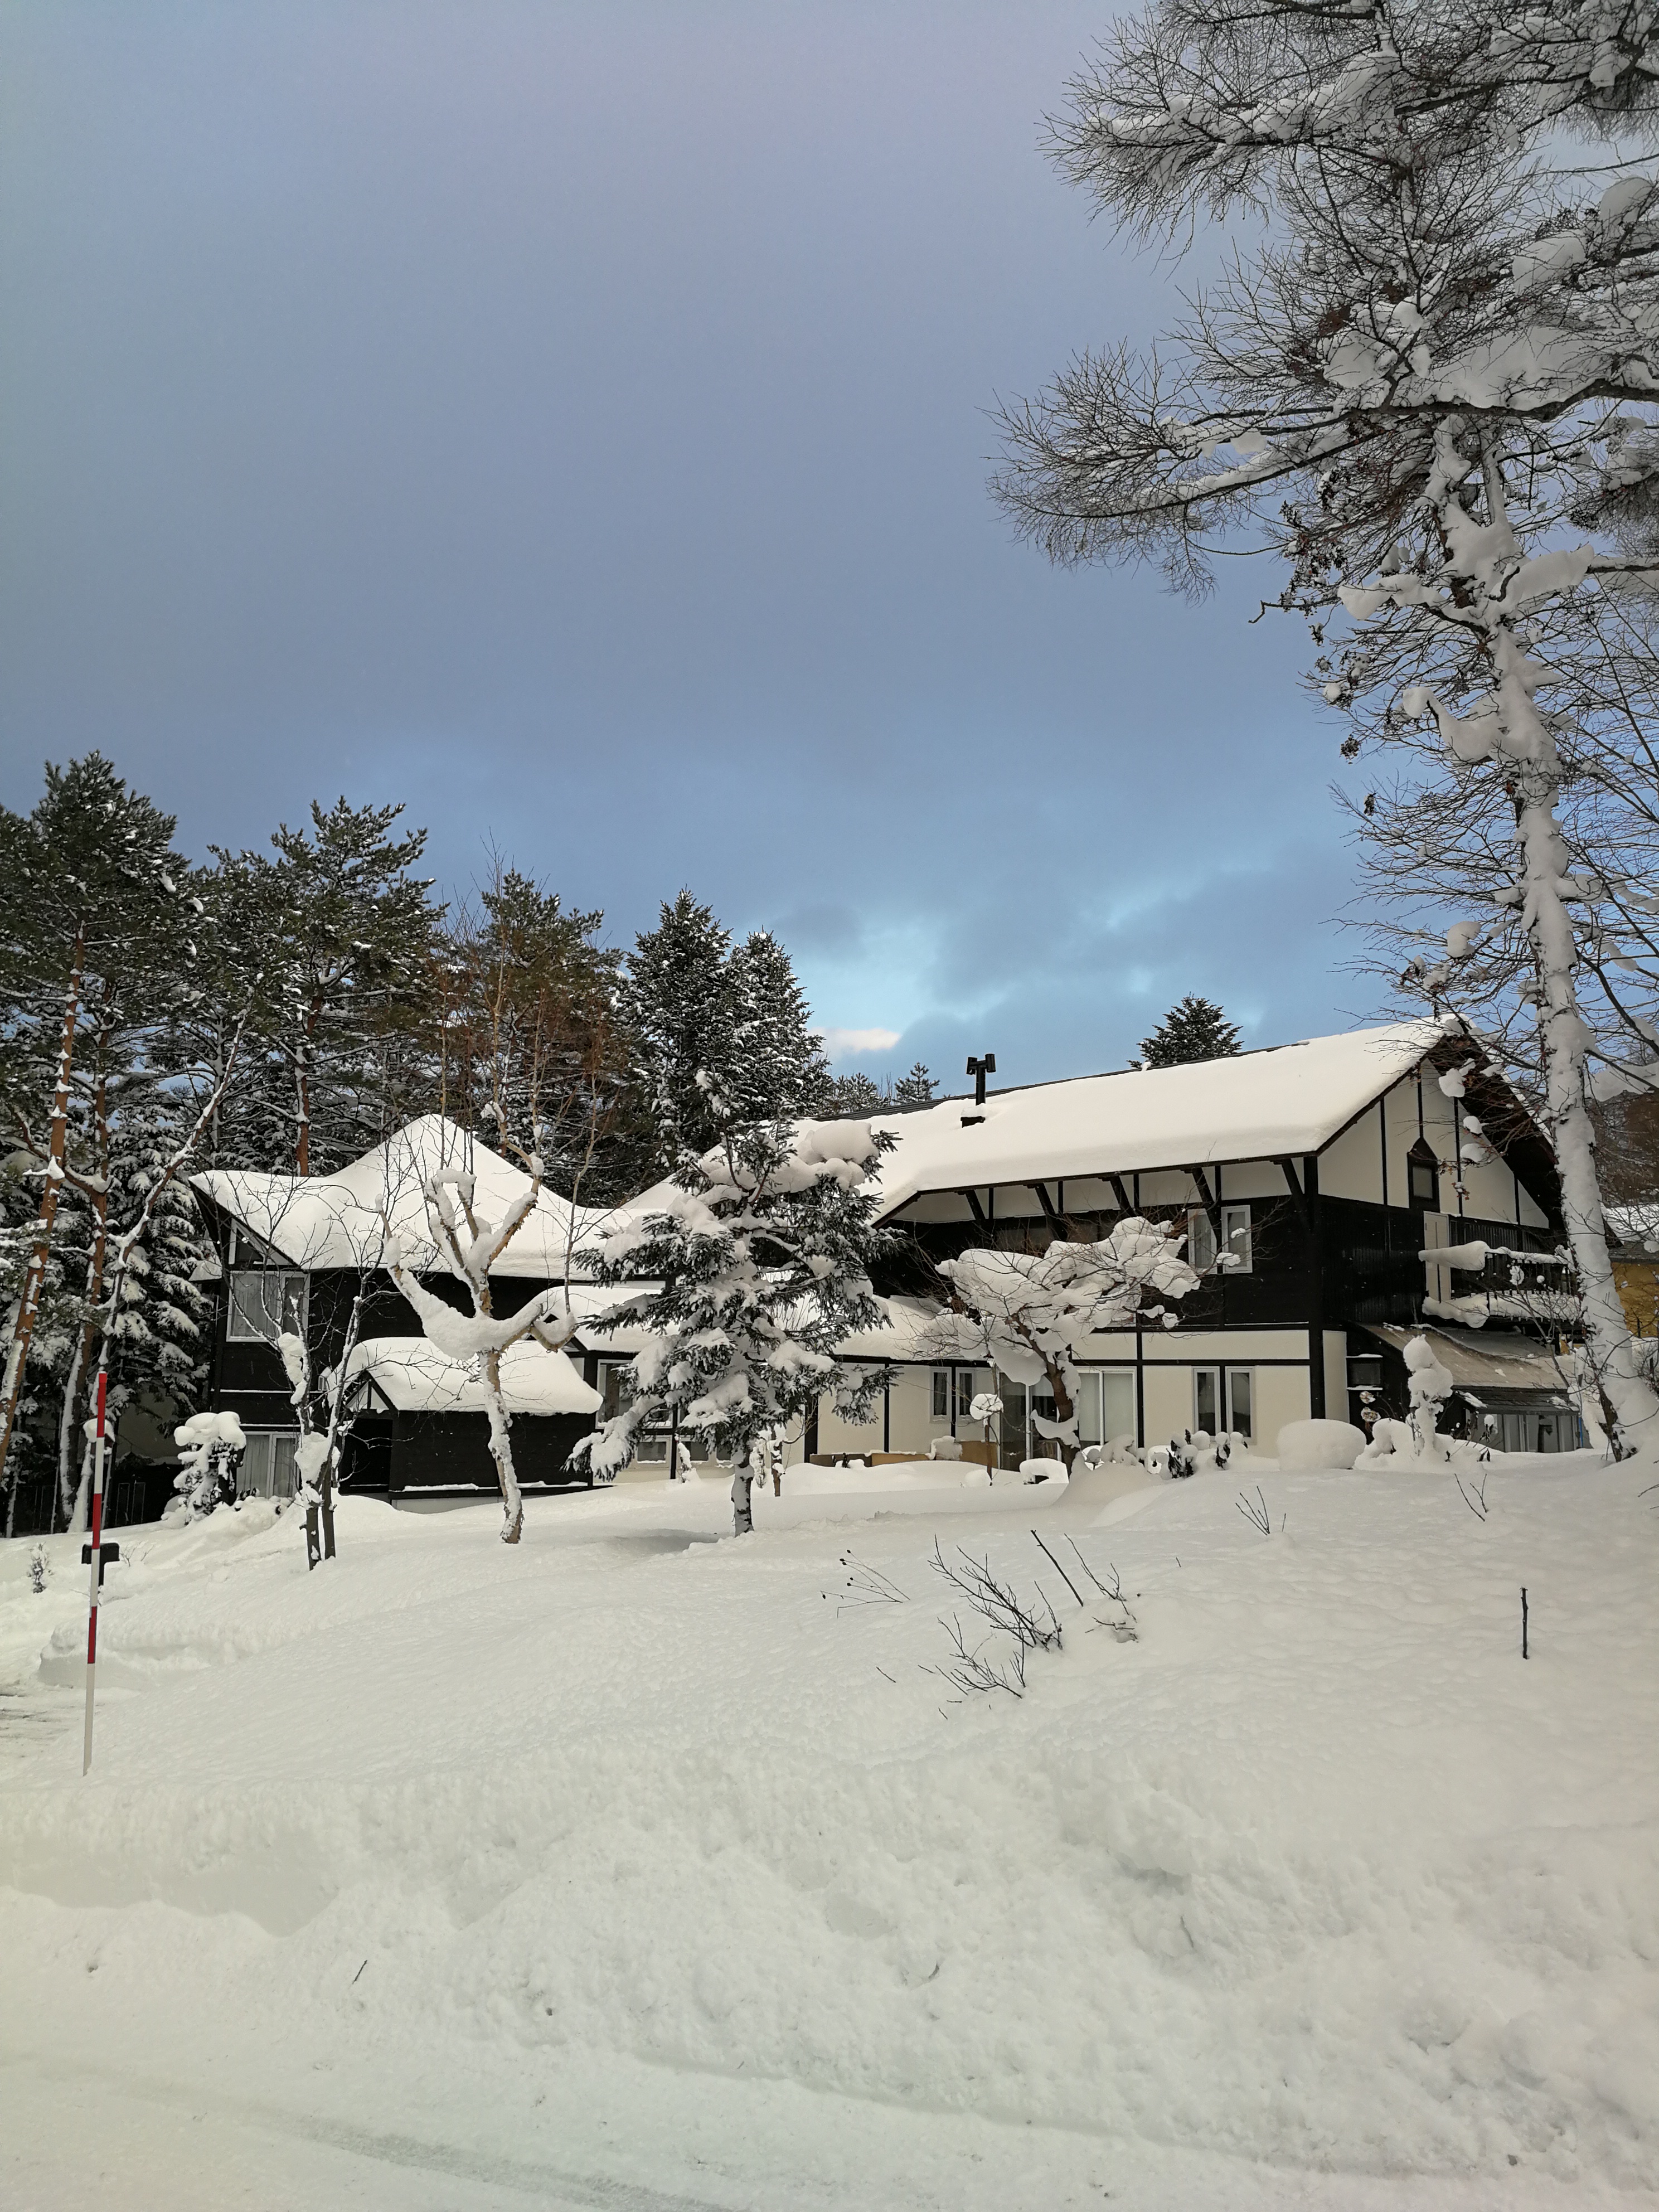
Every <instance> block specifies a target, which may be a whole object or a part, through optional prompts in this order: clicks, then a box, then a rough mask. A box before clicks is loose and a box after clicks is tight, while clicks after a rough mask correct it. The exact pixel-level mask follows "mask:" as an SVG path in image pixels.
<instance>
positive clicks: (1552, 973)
mask: <svg viewBox="0 0 1659 2212" xmlns="http://www.w3.org/2000/svg"><path fill="white" fill-rule="evenodd" d="M1493 647H1494V659H1495V661H1496V665H1497V673H1498V697H1499V701H1500V703H1501V708H1502V711H1503V712H1504V720H1505V722H1506V724H1507V726H1508V733H1509V735H1510V739H1511V742H1512V743H1513V742H1514V741H1515V740H1516V738H1521V739H1522V741H1523V745H1524V751H1525V753H1526V754H1527V755H1529V756H1530V757H1529V758H1528V760H1527V763H1526V765H1525V766H1524V767H1522V769H1520V771H1519V782H1520V787H1521V799H1520V805H1519V807H1518V811H1517V817H1516V828H1517V830H1518V833H1519V842H1520V848H1521V866H1522V890H1523V898H1524V903H1523V905H1522V917H1523V920H1524V921H1525V925H1526V930H1527V934H1528V939H1530V941H1531V944H1532V947H1533V952H1534V957H1535V958H1536V960H1537V963H1538V986H1539V998H1538V1033H1539V1041H1540V1043H1541V1046H1542V1048H1543V1060H1544V1083H1545V1097H1546V1101H1547V1105H1546V1114H1547V1121H1548V1124H1549V1132H1550V1137H1551V1139H1552V1141H1553V1144H1554V1146H1555V1157H1556V1163H1557V1165H1558V1167H1559V1170H1560V1176H1561V1212H1562V1215H1563V1217H1564V1218H1565V1224H1566V1231H1567V1242H1568V1243H1569V1245H1570V1247H1571V1251H1572V1256H1573V1261H1574V1263H1575V1265H1576V1267H1577V1272H1578V1286H1579V1298H1580V1304H1581V1310H1582V1312H1583V1326H1584V1337H1585V1342H1586V1347H1587V1349H1588V1352H1589V1362H1590V1366H1591V1369H1592V1370H1593V1372H1594V1375H1595V1382H1596V1384H1597V1387H1598V1389H1600V1391H1601V1395H1602V1398H1603V1401H1604V1402H1605V1404H1606V1405H1607V1408H1608V1410H1609V1412H1610V1413H1611V1416H1612V1426H1611V1427H1610V1428H1609V1430H1608V1432H1607V1441H1608V1443H1609V1444H1610V1445H1611V1446H1612V1448H1613V1456H1614V1457H1615V1458H1617V1459H1628V1458H1629V1457H1630V1455H1632V1453H1633V1452H1635V1451H1637V1450H1638V1449H1641V1448H1643V1447H1644V1446H1650V1445H1652V1444H1655V1443H1659V1398H1656V1396H1655V1395H1654V1393H1653V1391H1652V1389H1650V1386H1649V1385H1648V1384H1647V1383H1645V1382H1644V1380H1643V1379H1642V1376H1640V1374H1639V1373H1638V1371H1637V1366H1636V1360H1635V1355H1634V1353H1633V1352H1632V1348H1631V1340H1630V1326H1629V1323H1628V1322H1626V1318H1625V1309H1624V1306H1623V1304H1621V1302H1620V1297H1619V1286H1618V1284H1617V1282H1616V1281H1615V1280H1614V1278H1613V1261H1612V1258H1611V1255H1609V1253H1608V1250H1607V1224H1606V1221H1605V1218H1604V1217H1603V1214H1602V1211H1601V1186H1600V1184H1599V1182H1598V1181H1597V1178H1596V1173H1595V1130H1594V1128H1593V1127H1592V1126H1591V1122H1590V1117H1589V1058H1588V1047H1589V1044H1590V1042H1591V1032H1590V1029H1589V1024H1588V1023H1587V1022H1586V1021H1585V1019H1584V1018H1583V1014H1582V1013H1581V1012H1580V1011H1579V1006H1578V996H1577V987H1576V986H1575V983H1574V981H1573V971H1574V969H1575V968H1576V967H1577V955H1578V948H1577V939H1576V937H1575V934H1574V931H1573V926H1572V918H1571V915H1569V914H1568V912H1567V908H1566V902H1565V898H1564V897H1563V896H1562V890H1561V878H1563V876H1564V875H1565V874H1566V873H1567V872H1568V869H1569V865H1570V864H1569V859H1568V854H1567V852H1566V848H1565V843H1564V842H1563V840H1562V837H1561V834H1560V829H1559V825H1558V824H1557V822H1556V819H1555V799H1556V794H1557V793H1558V792H1559V788H1560V781H1561V767H1560V758H1559V754H1558V753H1557V750H1556V745H1555V738H1554V734H1553V732H1552V731H1551V729H1550V728H1549V726H1548V724H1547V722H1546V721H1545V720H1544V718H1543V716H1542V715H1541V714H1540V713H1539V711H1538V709H1537V708H1536V707H1535V706H1534V703H1533V697H1532V694H1533V689H1534V684H1535V683H1536V681H1537V674H1536V672H1535V671H1534V668H1533V667H1532V665H1530V664H1529V662H1528V657H1527V655H1526V653H1524V651H1523V650H1522V647H1521V646H1520V644H1519V642H1518V641H1517V640H1516V637H1515V635H1514V633H1513V631H1512V630H1511V629H1509V628H1508V627H1507V626H1506V625H1505V626H1502V627H1500V628H1499V629H1498V630H1497V633H1496V635H1495V636H1494V638H1493ZM1516 750H1522V747H1521V746H1517V747H1516Z"/></svg>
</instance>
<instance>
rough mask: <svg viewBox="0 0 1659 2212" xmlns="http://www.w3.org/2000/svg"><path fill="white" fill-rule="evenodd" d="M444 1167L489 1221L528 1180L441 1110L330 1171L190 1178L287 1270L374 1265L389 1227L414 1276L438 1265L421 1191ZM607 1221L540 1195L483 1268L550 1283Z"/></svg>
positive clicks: (225, 1172) (211, 1173)
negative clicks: (458, 1176) (469, 1184)
mask: <svg viewBox="0 0 1659 2212" xmlns="http://www.w3.org/2000/svg"><path fill="white" fill-rule="evenodd" d="M452 1168H463V1169H466V1170H470V1172H471V1175H472V1177H473V1204H474V1206H475V1208H476V1210H477V1213H478V1214H479V1215H480V1216H481V1217H483V1218H489V1220H492V1221H499V1220H500V1219H501V1217H502V1216H503V1214H504V1213H505V1212H506V1211H507V1207H508V1206H510V1205H511V1204H512V1203H513V1201H514V1200H516V1199H518V1198H520V1197H521V1196H522V1195H523V1194H524V1192H525V1191H526V1189H527V1188H529V1184H530V1178H529V1176H527V1175H526V1173H525V1172H524V1170H523V1169H522V1168H519V1167H515V1166H514V1165H513V1163H512V1162H511V1161H510V1160H504V1159H503V1158H501V1154H500V1153H499V1152H491V1151H490V1149H489V1146H488V1145H481V1144H480V1143H479V1142H478V1140H477V1138H476V1137H473V1136H471V1135H470V1134H469V1133H468V1132H467V1131H466V1130H465V1129H463V1128H461V1127H459V1125H458V1124H457V1123H455V1122H453V1121H447V1120H446V1119H445V1117H444V1116H443V1115H441V1114H422V1115H419V1116H418V1117H417V1118H416V1120H415V1121H410V1122H409V1123H407V1124H406V1125H405V1127H403V1128H401V1129H399V1130H398V1131H397V1133H395V1134H394V1135H392V1136H391V1137H388V1138H387V1139H386V1140H385V1142H384V1143H382V1144H379V1145H376V1146H374V1150H373V1151H372V1152H365V1153H364V1154H363V1156H362V1158H361V1159H359V1160H353V1161H352V1162H351V1164H349V1166H348V1167H343V1168H341V1169H339V1170H337V1172H336V1173H334V1174H333V1175H325V1176H289V1175H262V1174H256V1173H253V1172H252V1171H250V1170H243V1169H240V1168H210V1169H209V1170H206V1171H205V1172H204V1173H203V1174H201V1175H195V1176H191V1184H192V1186H193V1188H196V1189H197V1190H198V1191H200V1192H201V1193H202V1194H203V1196H204V1198H207V1199H210V1200H212V1202H213V1203H214V1204H215V1205H216V1206H218V1207H220V1208H221V1210H222V1212H226V1213H228V1214H229V1215H231V1216H232V1217H233V1218H234V1219H235V1220H237V1221H239V1222H240V1223H241V1224H242V1225H244V1226H245V1227H246V1229H248V1230H249V1231H251V1232H252V1235H253V1236H254V1237H257V1238H258V1240H259V1242H260V1243H262V1244H265V1245H268V1246H269V1247H270V1249H271V1251H272V1252H273V1253H274V1254H275V1255H276V1256H277V1257H278V1258H279V1259H282V1260H285V1261H288V1262H289V1265H290V1266H291V1267H307V1268H310V1267H349V1268H356V1267H379V1266H380V1264H381V1261H382V1256H383V1254H384V1251H385V1247H386V1237H387V1230H388V1227H389V1228H390V1231H391V1233H392V1235H394V1236H396V1237H398V1238H399V1239H400V1240H401V1241H402V1243H403V1246H404V1252H405V1253H406V1255H408V1256H409V1258H410V1261H411V1262H412V1264H413V1265H414V1267H416V1270H417V1272H419V1273H426V1272H428V1270H429V1269H431V1268H432V1267H438V1266H441V1264H442V1263H441V1261H440V1260H439V1258H438V1252H437V1248H436V1246H435V1243H433V1240H432V1235H431V1229H430V1225H429V1223H428V1218H427V1208H426V1200H425V1199H424V1197H423V1196H422V1187H423V1185H424V1183H425V1182H426V1180H427V1178H428V1176H432V1175H434V1174H436V1173H438V1172H439V1171H440V1170H444V1169H452ZM608 1218H609V1217H608V1216H606V1215H605V1214H604V1213H602V1212H599V1211H598V1210H597V1209H596V1208H594V1207H592V1206H573V1205H571V1204H570V1202H569V1201H568V1200H567V1199H562V1198H559V1197H556V1196H555V1194H553V1192H551V1191H550V1190H546V1189H544V1190H543V1191H542V1192H541V1193H540V1194H539V1195H538V1198H537V1200H536V1207H535V1211H534V1212H532V1214H531V1215H530V1216H529V1217H528V1218H527V1219H526V1221H524V1222H523V1223H522V1224H521V1225H520V1229H519V1232H518V1234H517V1235H516V1236H515V1237H513V1241H512V1243H510V1244H509V1245H508V1246H507V1249H506V1251H505V1252H503V1253H502V1255H501V1258H500V1259H499V1260H498V1261H496V1263H495V1267H494V1268H493V1269H492V1270H491V1272H492V1273H495V1274H498V1275H516V1276H526V1275H527V1276H530V1277H531V1278H532V1279H536V1280H557V1279H559V1278H560V1277H561V1276H562V1275H563V1273H564V1272H565V1263H566V1255H567V1253H571V1254H573V1255H574V1254H575V1253H577V1252H580V1251H581V1250H583V1249H585V1248H586V1245H587V1243H588V1242H589V1240H590V1239H591V1238H592V1237H593V1236H594V1235H595V1233H596V1232H597V1231H599V1230H600V1229H601V1228H602V1227H603V1226H604V1225H605V1223H606V1221H607V1219H608Z"/></svg>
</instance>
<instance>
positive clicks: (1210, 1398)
mask: <svg viewBox="0 0 1659 2212" xmlns="http://www.w3.org/2000/svg"><path fill="white" fill-rule="evenodd" d="M1220 1382H1221V1377H1220V1375H1219V1374H1218V1371H1217V1370H1216V1369H1214V1368H1213V1367H1195V1368H1194V1370H1193V1411H1194V1421H1193V1426H1194V1428H1195V1429H1203V1430H1204V1431H1206V1433H1207V1434H1208V1435H1210V1436H1213V1435H1214V1434H1215V1432H1216V1431H1217V1430H1218V1428H1219V1427H1220V1425H1221V1422H1220V1410H1221V1408H1220V1398H1221V1392H1220V1389H1219V1384H1220Z"/></svg>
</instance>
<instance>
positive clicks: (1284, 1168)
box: [1273, 1158, 1313, 1229]
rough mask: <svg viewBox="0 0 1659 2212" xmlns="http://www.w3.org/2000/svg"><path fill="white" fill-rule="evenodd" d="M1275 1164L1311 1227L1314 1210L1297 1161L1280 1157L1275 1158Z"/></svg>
mask: <svg viewBox="0 0 1659 2212" xmlns="http://www.w3.org/2000/svg"><path fill="white" fill-rule="evenodd" d="M1273 1165H1274V1166H1275V1167H1276V1168H1277V1169H1278V1170H1279V1173H1280V1174H1281V1175H1282V1176H1284V1178H1285V1182H1286V1183H1287V1184H1288V1185H1289V1187H1290V1193H1291V1197H1292V1198H1293V1199H1294V1200H1296V1204H1297V1212H1299V1213H1300V1214H1301V1216H1302V1220H1303V1225H1304V1227H1306V1228H1310V1229H1311V1227H1312V1226H1313V1211H1312V1208H1311V1207H1310V1205H1309V1203H1308V1194H1307V1192H1306V1191H1305V1190H1304V1188H1302V1178H1301V1176H1299V1175H1297V1171H1296V1162H1295V1161H1294V1160H1292V1159H1285V1158H1278V1159H1275V1160H1274V1162H1273Z"/></svg>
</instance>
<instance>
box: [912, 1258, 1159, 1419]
mask: <svg viewBox="0 0 1659 2212" xmlns="http://www.w3.org/2000/svg"><path fill="white" fill-rule="evenodd" d="M1182 1241H1183V1240H1182V1238H1181V1237H1179V1236H1172V1235H1171V1234H1170V1233H1169V1231H1166V1230H1164V1229H1163V1228H1160V1227H1159V1226H1158V1225H1157V1224H1156V1223H1153V1222H1150V1221H1143V1220H1141V1219H1140V1218H1139V1217H1138V1216H1136V1215H1129V1216H1127V1217H1126V1218H1124V1219H1123V1220H1121V1221H1119V1222H1116V1223H1115V1225H1113V1228H1112V1231H1111V1234H1110V1235H1109V1236H1108V1237H1103V1238H1102V1239H1101V1240H1100V1242H1099V1243H1096V1244H1069V1243H1065V1242H1064V1241H1061V1240H1057V1241H1056V1242H1055V1243H1052V1244H1051V1245H1050V1246H1049V1247H1048V1250H1047V1251H1046V1252H1042V1253H1033V1252H1005V1251H1001V1250H999V1249H994V1248H983V1247H980V1248H975V1249H970V1250H969V1251H966V1252H964V1253H963V1254H962V1255H961V1256H960V1257H959V1258H957V1259H955V1260H945V1261H941V1262H940V1263H939V1273H941V1274H942V1275H943V1276H944V1277H945V1279H946V1280H947V1281H948V1282H949V1283H950V1285H951V1289H952V1290H953V1291H955V1292H956V1294H957V1298H958V1299H959V1300H960V1301H961V1304H962V1305H963V1307H964V1308H965V1309H966V1310H967V1311H968V1312H969V1314H971V1315H972V1316H973V1318H974V1320H975V1322H977V1323H978V1325H979V1327H980V1328H981V1330H982V1331H983V1333H984V1339H985V1346H986V1351H987V1354H988V1355H989V1357H990V1358H992V1359H993V1360H994V1362H995V1364H996V1365H997V1366H998V1368H1000V1370H1001V1371H1002V1373H1003V1374H1005V1375H1008V1376H1012V1378H1013V1379H1014V1381H1015V1382H1016V1383H1047V1384H1048V1388H1049V1389H1051V1390H1052V1391H1053V1393H1054V1409H1055V1413H1056V1415H1057V1416H1058V1418H1057V1419H1053V1420H1050V1419H1048V1417H1047V1416H1046V1415H1043V1414H1036V1415H1034V1416H1033V1419H1034V1421H1035V1424H1036V1429H1037V1431H1038V1433H1039V1435H1041V1436H1043V1437H1048V1438H1049V1439H1050V1440H1051V1441H1053V1442H1054V1443H1059V1444H1060V1445H1062V1446H1064V1447H1065V1448H1066V1449H1067V1451H1068V1452H1070V1451H1072V1450H1075V1449H1076V1448H1077V1446H1078V1443H1079V1437H1078V1428H1077V1411H1076V1408H1077V1396H1078V1376H1077V1370H1076V1366H1075V1364H1074V1362H1075V1359H1076V1356H1077V1354H1078V1352H1079V1351H1080V1350H1081V1349H1082V1346H1083V1345H1084V1343H1085V1340H1086V1339H1088V1338H1089V1337H1091V1336H1094V1335H1097V1334H1100V1333H1101V1332H1102V1331H1103V1330H1106V1329H1115V1328H1127V1326H1128V1325H1129V1323H1130V1322H1133V1319H1134V1317H1135V1316H1136V1315H1137V1314H1140V1315H1143V1316H1146V1318H1148V1319H1161V1320H1163V1321H1164V1322H1173V1320H1174V1316H1173V1315H1171V1314H1170V1313H1169V1312H1168V1310H1167V1309H1166V1308H1165V1307H1164V1305H1163V1304H1158V1303H1154V1304H1150V1305H1149V1304H1145V1303H1144V1301H1145V1300H1146V1299H1147V1298H1149V1297H1150V1298H1152V1299H1153V1300H1155V1301H1156V1300H1161V1299H1163V1298H1166V1297H1167V1298H1181V1297H1185V1296H1186V1295H1187V1293H1188V1291H1190V1290H1193V1289H1194V1288H1195V1287H1196V1285H1197V1283H1198V1276H1197V1273H1195V1272H1194V1269H1193V1268H1192V1267H1189V1266H1188V1263H1187V1261H1185V1260H1184V1259H1183V1258H1182V1255H1181V1246H1182ZM978 1403H979V1401H978V1400H975V1418H983V1416H980V1415H979V1414H978V1413H977V1407H978ZM999 1410H1000V1408H999Z"/></svg>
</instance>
